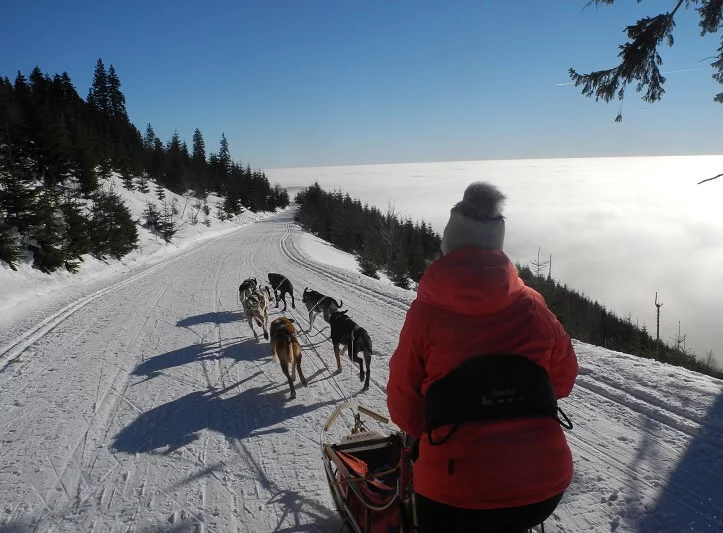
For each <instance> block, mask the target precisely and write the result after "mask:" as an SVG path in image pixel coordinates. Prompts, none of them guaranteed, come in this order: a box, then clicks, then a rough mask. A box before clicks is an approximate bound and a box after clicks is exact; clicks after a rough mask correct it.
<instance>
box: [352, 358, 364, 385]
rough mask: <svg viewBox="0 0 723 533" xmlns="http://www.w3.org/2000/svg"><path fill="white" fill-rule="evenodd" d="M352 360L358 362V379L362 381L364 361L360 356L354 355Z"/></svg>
mask: <svg viewBox="0 0 723 533" xmlns="http://www.w3.org/2000/svg"><path fill="white" fill-rule="evenodd" d="M354 362H355V363H358V364H359V381H364V361H363V360H362V358H361V357H359V356H358V355H355V356H354Z"/></svg>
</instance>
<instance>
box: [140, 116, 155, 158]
mask: <svg viewBox="0 0 723 533" xmlns="http://www.w3.org/2000/svg"><path fill="white" fill-rule="evenodd" d="M155 147H156V132H155V131H153V126H151V123H150V122H149V123H148V125H147V126H146V134H145V135H144V136H143V148H145V149H146V151H147V152H151V151H153V150H154V149H155Z"/></svg>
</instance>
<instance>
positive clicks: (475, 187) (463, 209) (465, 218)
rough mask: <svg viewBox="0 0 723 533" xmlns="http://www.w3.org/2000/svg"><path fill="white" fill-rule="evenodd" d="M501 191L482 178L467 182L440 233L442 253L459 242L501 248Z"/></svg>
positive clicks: (503, 234) (503, 239) (445, 252)
mask: <svg viewBox="0 0 723 533" xmlns="http://www.w3.org/2000/svg"><path fill="white" fill-rule="evenodd" d="M504 200H505V195H504V194H502V193H501V192H500V191H499V189H497V187H495V186H494V185H491V184H489V183H486V182H484V181H476V182H474V183H470V184H469V185H468V186H467V188H466V189H465V191H464V196H463V197H462V201H461V202H459V203H458V204H457V205H455V206H454V207H453V208H452V210H451V214H450V217H449V222H447V226H446V227H445V228H444V234H443V235H442V253H443V254H444V255H447V254H448V253H449V252H451V251H452V250H456V249H457V248H460V247H462V246H474V247H476V248H484V249H488V250H502V246H503V244H504V242H505V219H504V217H503V216H502V202H503V201H504Z"/></svg>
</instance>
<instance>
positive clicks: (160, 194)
mask: <svg viewBox="0 0 723 533" xmlns="http://www.w3.org/2000/svg"><path fill="white" fill-rule="evenodd" d="M165 197H166V189H165V188H164V187H163V185H161V184H160V183H156V198H158V199H159V200H163V199H164V198H165Z"/></svg>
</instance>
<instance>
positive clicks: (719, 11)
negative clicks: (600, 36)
mask: <svg viewBox="0 0 723 533" xmlns="http://www.w3.org/2000/svg"><path fill="white" fill-rule="evenodd" d="M637 1H638V3H640V1H641V0H637ZM614 3H615V0H590V1H589V2H588V3H587V4H586V7H589V6H593V5H594V6H601V5H612V4H614ZM691 5H698V7H696V12H697V13H698V16H699V26H700V29H701V32H700V34H701V36H703V35H705V34H707V33H715V32H717V31H719V30H720V29H721V27H723V0H678V2H677V3H676V4H675V7H674V8H673V9H672V10H671V11H670V12H668V13H661V14H659V15H656V16H653V17H645V18H641V19H640V20H638V21H637V22H636V23H635V24H634V25H632V26H628V27H627V28H626V30H625V31H626V34H627V38H628V41H627V42H626V43H624V44H622V45H620V46H619V49H620V52H619V54H618V57H619V58H620V63H619V64H618V65H617V66H615V67H613V68H609V69H604V70H596V71H593V72H590V73H587V74H581V73H579V72H578V71H577V70H576V69H574V68H570V69H569V75H570V78H571V80H572V81H573V83H574V85H575V86H576V87H580V90H581V92H582V94H583V95H584V96H587V97H590V98H594V99H595V100H596V101H599V100H602V101H604V102H610V101H611V100H614V99H618V100H620V101H621V102H622V100H623V99H624V97H625V90H626V88H627V86H628V85H631V84H633V85H634V87H635V91H636V92H639V93H642V96H641V98H642V99H643V100H644V101H645V102H651V103H652V102H657V101H658V100H660V99H661V98H662V97H663V95H664V94H665V89H664V88H663V86H664V84H665V81H666V79H665V77H664V76H663V75H662V73H661V71H660V67H661V65H662V64H663V60H662V57H661V56H660V52H659V48H660V46H661V45H662V44H663V43H665V44H667V45H668V46H673V43H674V40H673V30H674V28H675V20H674V17H675V14H676V13H677V11H678V10H679V9H680V8H681V7H682V6H684V7H685V8H689V7H690V6H691ZM713 59H715V61H714V62H713V63H711V66H712V67H713V68H714V70H715V73H714V74H713V78H714V79H715V80H716V81H718V82H719V83H723V43H722V44H721V46H720V47H719V48H718V50H717V54H716V55H715V56H714V58H713ZM714 101H716V102H720V103H723V93H720V94H717V95H716V96H715V97H714ZM621 119H622V115H621V114H620V113H618V115H617V116H616V119H615V120H616V121H617V122H619V121H620V120H621Z"/></svg>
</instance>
